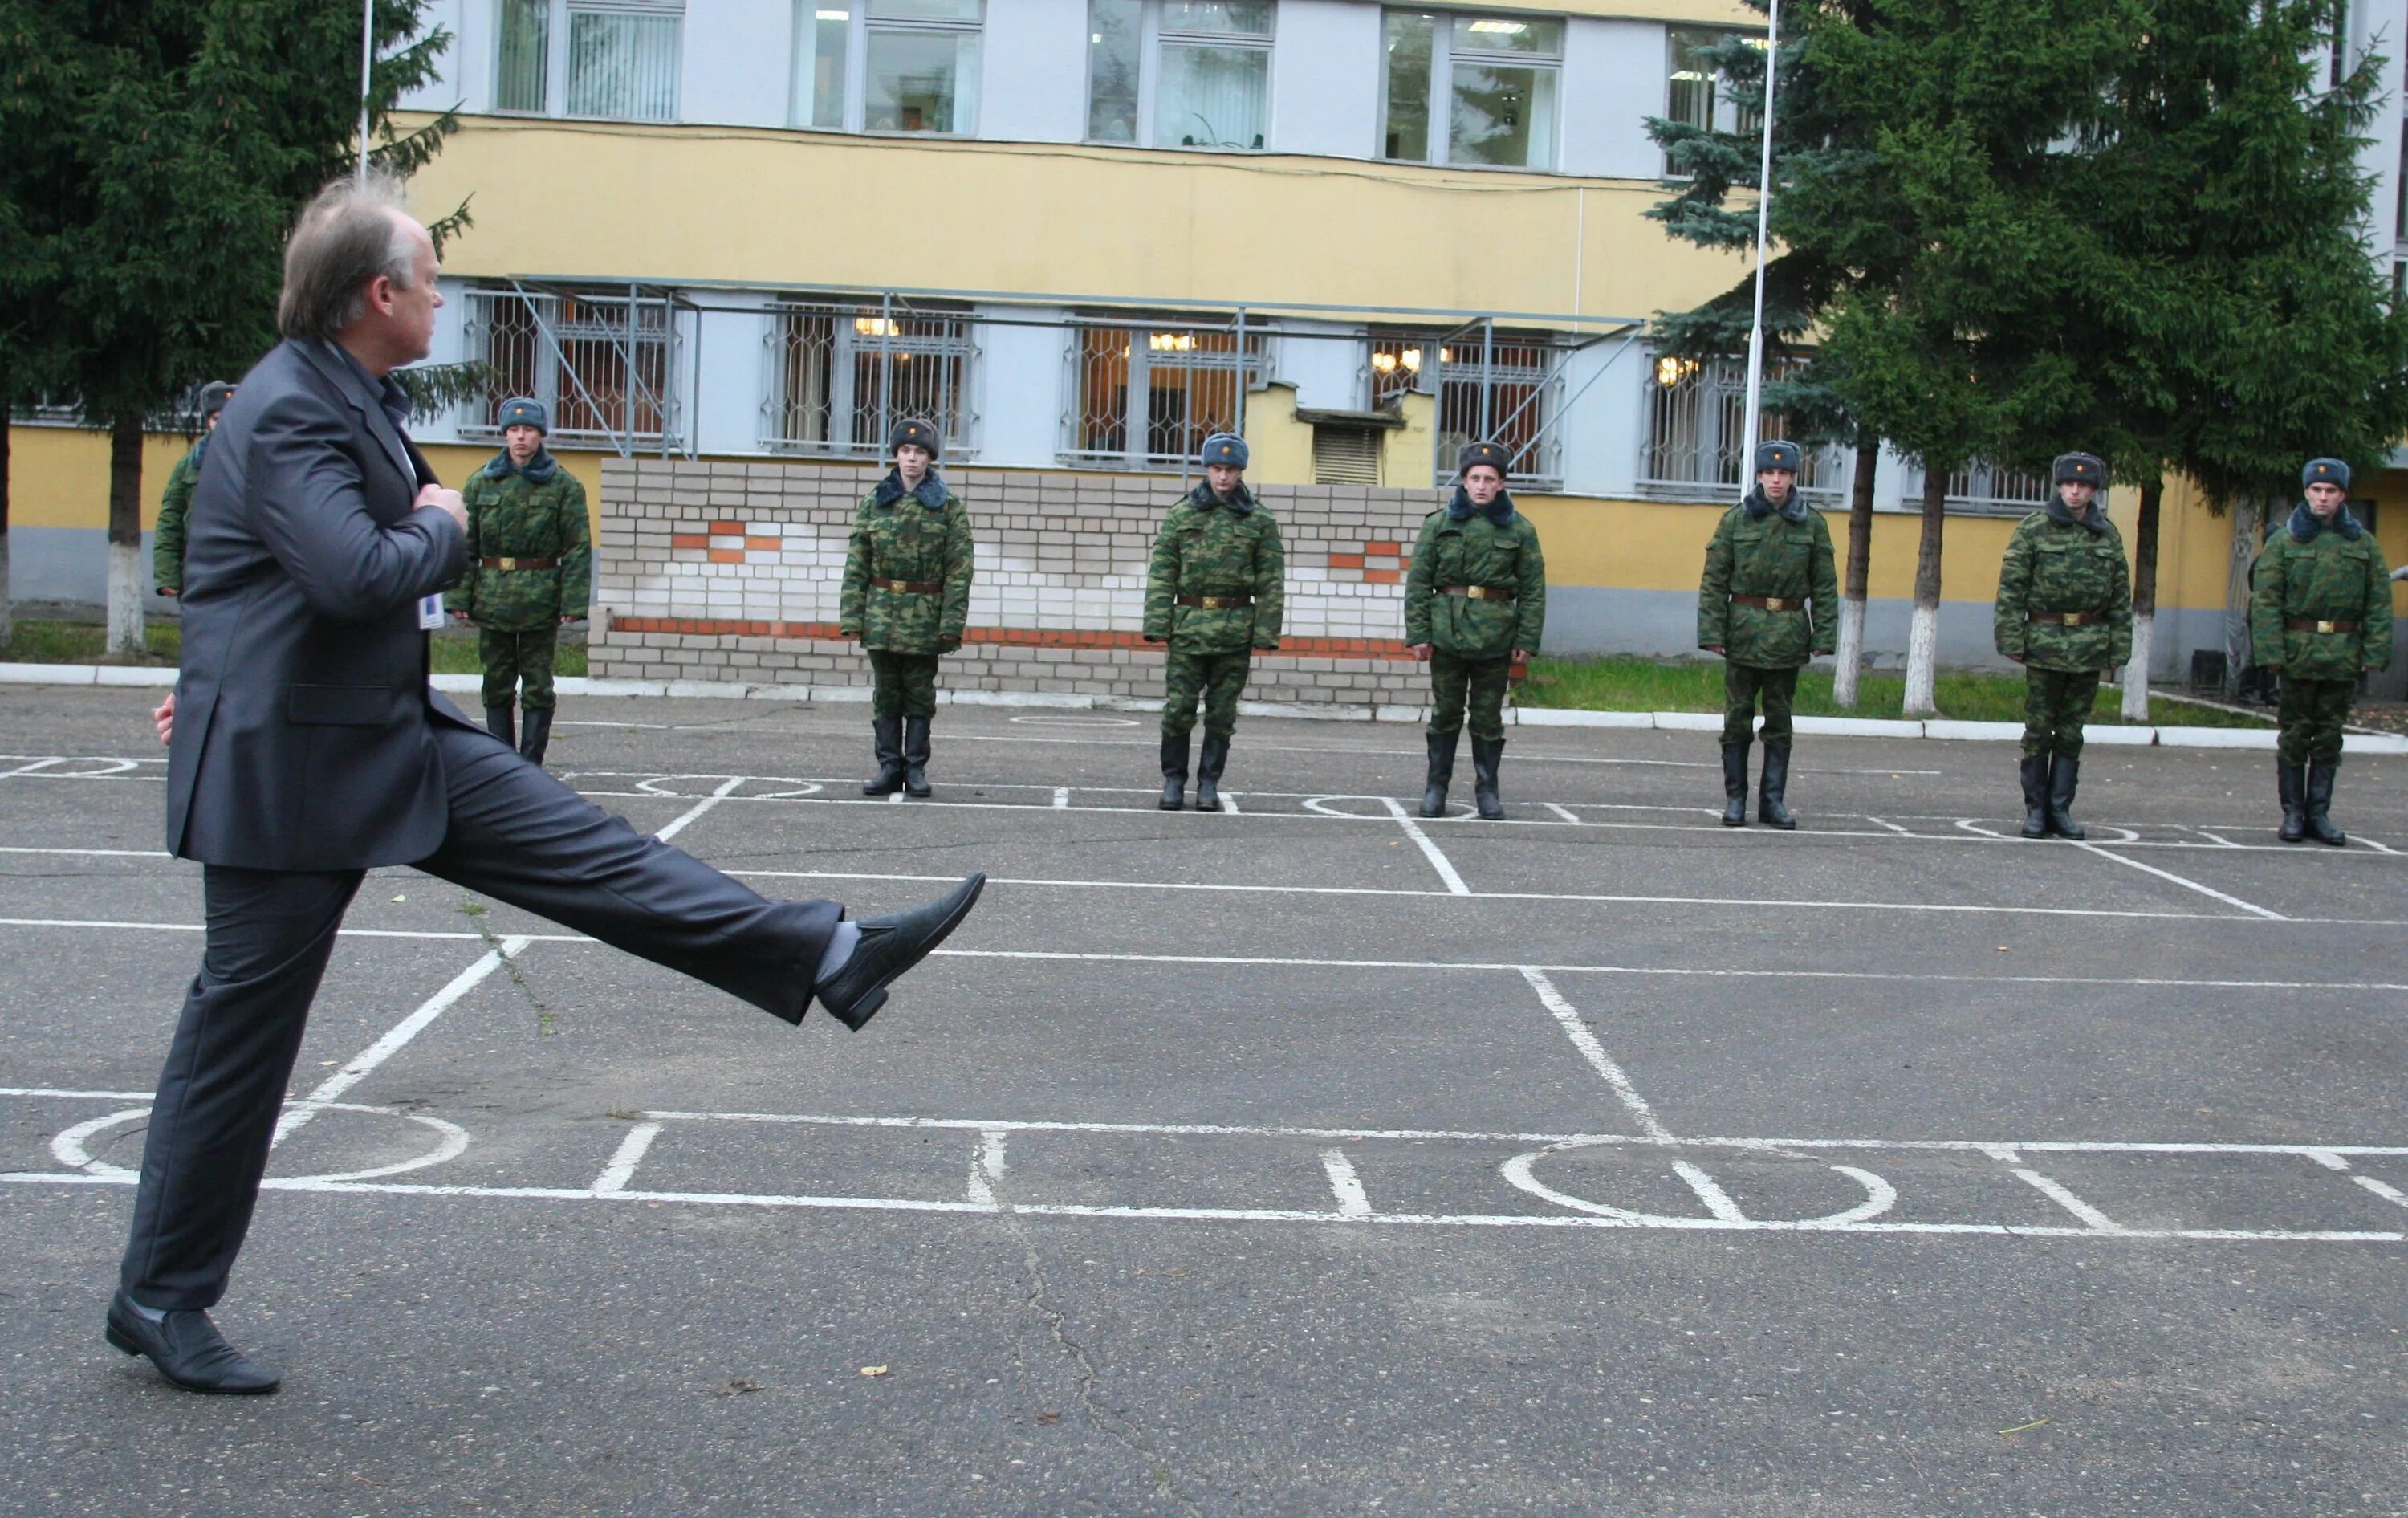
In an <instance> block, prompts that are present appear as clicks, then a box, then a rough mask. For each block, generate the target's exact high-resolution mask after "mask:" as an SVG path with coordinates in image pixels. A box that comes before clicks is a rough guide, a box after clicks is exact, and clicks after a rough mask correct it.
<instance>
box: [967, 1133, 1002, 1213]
mask: <svg viewBox="0 0 2408 1518" xmlns="http://www.w3.org/2000/svg"><path fill="white" fill-rule="evenodd" d="M1004 1133H1005V1130H1003V1129H1001V1128H982V1129H981V1130H979V1147H978V1153H975V1154H972V1155H971V1156H970V1183H969V1186H968V1190H967V1191H966V1192H965V1193H964V1199H965V1200H967V1201H968V1202H969V1203H970V1205H971V1206H973V1207H982V1208H986V1209H988V1210H999V1209H1000V1208H1001V1206H1002V1203H1001V1202H999V1201H997V1200H996V1194H995V1187H996V1182H997V1181H1001V1180H1002V1179H1003V1166H1004V1158H1003V1140H1004Z"/></svg>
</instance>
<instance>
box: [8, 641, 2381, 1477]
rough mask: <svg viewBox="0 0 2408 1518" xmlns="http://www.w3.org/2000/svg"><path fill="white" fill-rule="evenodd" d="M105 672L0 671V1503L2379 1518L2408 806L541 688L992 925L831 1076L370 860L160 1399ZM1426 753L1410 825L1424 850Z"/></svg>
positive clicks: (1982, 761)
mask: <svg viewBox="0 0 2408 1518" xmlns="http://www.w3.org/2000/svg"><path fill="white" fill-rule="evenodd" d="M154 698H155V697H154V696H153V695H152V693H149V692H144V691H135V690H108V689H102V690H82V691H65V690H44V689H31V688H13V689H7V690H0V1172H5V1173H0V1297H5V1299H6V1302H7V1312H6V1315H5V1317H0V1366H5V1369H6V1377H7V1390H6V1393H5V1395H0V1439H5V1440H6V1442H7V1448H9V1449H10V1450H11V1451H12V1452H13V1457H12V1458H11V1459H9V1460H8V1461H7V1462H6V1463H5V1465H0V1512H6V1513H54V1512H78V1513H82V1512H143V1513H157V1514H168V1513H196V1514H210V1513H224V1512H236V1511H239V1512H245V1513H303V1512H307V1513H312V1514H347V1513H359V1514H398V1513H434V1512H442V1513H454V1512H491V1513H501V1514H512V1515H535V1514H589V1513H613V1514H615V1513H629V1514H637V1513H642V1514H652V1513H667V1512H711V1513H723V1512H724V1513H869V1512H877V1513H896V1514H955V1513H960V1514H983V1513H1031V1514H1037V1513H1097V1514H1136V1513H1168V1514H1180V1513H1187V1514H1195V1513H1204V1514H1224V1513H1334V1512H1365V1511H1386V1512H1398V1513H1406V1512H1413V1513H1421V1512H1429V1513H1487V1512H1509V1511H1512V1512H1519V1511H1535V1512H1546V1513H1567V1512H1582V1513H1588V1512H1598V1513H1603V1512H1615V1513H1649V1514H1653V1513H1664V1514H1675V1513H1678V1514H1712V1515H1759V1514H1761V1515H1771V1514H1835V1515H1836V1514H1847V1515H1888V1514H1901V1515H1902V1514H1934V1513H1947V1514H2000V1515H2009V1514H2012V1515H2016V1518H2027V1515H2034V1514H2048V1515H2102V1514H2125V1513H2164V1514H2202V1513H2214V1514H2241V1513H2248V1514H2256V1513H2284V1514H2293V1513H2296V1514H2316V1515H2327V1514H2357V1513H2401V1512H2408V1482H2403V1476H2404V1475H2408V1432H2403V1428H2404V1427H2408V1417H2403V1414H2408V1395H2403V1377H2402V1371H2403V1368H2408V1342H2403V1330H2408V1291H2403V1290H2402V1287H2403V1285H2408V1101H2403V1098H2402V1096H2401V1092H2402V1078H2403V1076H2408V951H2403V947H2402V946H2403V944H2408V787H2403V784H2402V781H2403V780H2408V759H2401V758H2390V757H2358V756H2353V757H2352V759H2351V760H2350V762H2349V764H2348V765H2347V766H2346V767H2345V768H2344V769H2343V775H2342V780H2341V785H2340V791H2339V795H2338V799H2337V801H2336V804H2335V808H2334V813H2335V817H2336V820H2337V821H2339V822H2340V823H2342V824H2343V826H2344V827H2346V828H2348V829H2349V830H2350V831H2351V834H2352V841H2351V844H2350V846H2349V847H2348V848H2346V849H2342V850H2334V849H2326V848H2321V847H2317V846H2315V845H2313V844H2309V845H2300V846H2289V847H2286V846H2285V845H2282V844H2280V843H2279V842H2277V841H2276V839H2275V838H2274V835H2273V824H2274V822H2275V812H2274V807H2273V800H2274V797H2273V789H2274V788H2273V783H2272V773H2271V771H2272V757H2271V755H2268V754H2264V753H2257V752H2229V751H2178V750H2163V749H2123V748H2105V747H2094V748H2093V749H2092V751H2091V755H2090V759H2089V762H2088V763H2087V765H2086V766H2085V773H2084V784H2083V792H2082V797H2081V801H2080V803H2079V806H2078V811H2079V813H2080V814H2081V815H2082V816H2083V817H2084V818H2085V820H2087V821H2088V822H2089V823H2091V828H2092V831H2091V837H2090V840H2089V841H2088V842H2087V843H2085V844H2080V845H2076V844H2071V843H2067V842H2062V841H2051V842H2047V843H2029V842H2026V841H2023V840H2021V839H2019V838H2014V828H2015V824H2016V823H2017V821H2018V820H2019V809H2018V797H2017V794H2016V791H2015V786H2014V762H2015V755H2014V749H2013V746H2012V745H2007V744H1999V743H1948V742H1940V741H1887V742H1885V741H1878V740H1866V739H1813V738H1807V739H1804V740H1801V743H1800V745H1799V750H1798V761H1797V765H1796V766H1795V769H1794V771H1793V775H1792V779H1791V783H1790V797H1789V799H1790V802H1791V804H1792V806H1793V807H1794V808H1795V809H1797V811H1798V812H1799V817H1800V819H1801V825H1800V827H1799V831H1798V832H1797V833H1795V834H1790V835H1781V834H1776V833H1774V832H1772V831H1771V830H1770V829H1768V828H1764V827H1762V826H1750V827H1748V828H1745V829H1742V830H1727V829H1724V828H1723V827H1721V826H1719V825H1718V824H1717V823H1716V820H1715V819H1716V815H1717V813H1718V811H1719V807H1720V783H1719V782H1720V770H1719V765H1718V761H1717V756H1716V753H1715V752H1714V747H1713V743H1714V739H1713V735H1711V734H1706V733H1663V732H1654V731H1643V730H1642V731H1626V730H1609V731H1582V730H1566V729H1518V730H1514V731H1513V732H1512V734H1511V739H1512V741H1511V742H1510V743H1509V746H1508V748H1507V750H1506V759H1505V766H1504V780H1505V793H1506V797H1507V808H1508V811H1509V813H1510V820H1509V821H1508V822H1506V823H1481V822H1478V821H1476V820H1473V819H1471V818H1469V816H1468V815H1459V816H1457V817H1454V818H1449V819H1446V820H1443V821H1432V822H1427V823H1425V822H1421V821H1419V820H1417V819H1415V818H1414V817H1413V816H1412V798H1415V797H1417V795H1418V792H1419V786H1420V778H1421V768H1422V757H1421V755H1422V745H1421V738H1420V735H1419V733H1418V731H1417V730H1414V729H1411V728H1404V727H1393V726H1374V725H1370V724H1364V723H1315V722H1282V721H1269V720H1252V721H1249V722H1248V723H1246V724H1245V725H1244V726H1242V727H1241V728H1240V732H1239V736H1238V739H1237V742H1236V744H1235V746H1234V752H1233V757H1232V759H1231V762H1230V766H1229V771H1228V775H1227V779H1226V785H1227V787H1228V794H1230V795H1232V797H1233V799H1234V801H1235V809H1234V810H1233V811H1232V812H1230V813H1228V814H1225V815H1220V816H1209V815H1200V814H1197V813H1195V812H1193V811H1188V812H1180V813H1164V812H1161V811H1159V810H1157V809H1155V808H1154V792H1155V789H1156V788H1157V786H1158V783H1159V782H1158V780H1157V779H1156V776H1155V766H1154V747H1155V740H1154V723H1153V719H1151V718H1150V717H1145V716H1141V715H1130V714H1122V713H1112V712H1101V711H1097V712H1084V711H1042V710H1007V709H968V708H960V709H955V708H948V709H942V710H941V711H940V713H939V720H938V723H937V729H936V733H937V741H936V761H935V763H934V765H933V766H931V771H930V777H931V779H932V780H934V781H935V783H936V785H937V795H936V798H935V799H934V800H933V801H925V802H886V801H876V800H869V799H866V798H864V797H862V796H861V795H860V792H859V782H860V780H861V778H862V776H863V775H864V774H866V773H867V769H868V768H869V752H868V749H869V745H868V741H867V717H866V713H865V709H863V708H861V707H859V706H826V705H823V706H815V707H812V706H797V705H780V704H773V703H766V702H733V701H706V700H689V701H668V700H624V699H584V700H576V701H570V702H567V703H566V704H565V707H564V710H563V712H562V718H563V721H562V722H561V724H560V725H559V727H558V728H557V729H556V730H555V737H554V740H553V746H552V756H551V757H552V769H553V770H554V771H555V772H556V773H558V774H560V775H562V776H563V777H564V778H565V779H566V780H568V782H569V783H570V784H572V785H574V786H575V787H577V788H578V789H579V790H581V791H582V792H584V793H586V794H588V795H592V796H594V797H595V799H596V800H597V801H598V802H600V804H601V805H603V806H605V807H608V808H609V809H613V810H616V811H619V812H621V813H623V814H624V815H625V816H626V817H627V818H628V819H629V820H630V821H632V822H633V823H635V824H636V825H637V826H638V827H639V828H642V829H646V830H650V831H654V832H658V833H659V834H661V835H662V836H664V837H670V838H674V839H675V841H676V842H677V843H678V844H679V845H680V846H681V847H683V848H686V849H689V850H691V851H692V852H695V854H697V855H699V856H700V857H702V858H704V859H707V860H710V861H711V862H712V863H714V864H716V865H718V866H721V867H723V868H725V869H728V870H731V871H735V872H738V874H740V875H741V876H742V877H743V878H744V879H745V880H747V881H749V882H750V883H752V884H753V885H754V886H755V887H756V888H758V889H760V890H761V891H763V892H764V893H765V894H767V895H792V896H805V895H829V896H834V897H837V898H838V899H840V900H843V901H846V902H847V903H849V904H850V905H851V906H852V908H853V910H854V911H855V912H856V914H864V913H872V912H876V911H879V910H883V909H890V908H893V907H896V906H899V905H902V904H905V903H908V902H911V901H915V900H918V899H921V898H923V897H925V896H926V895H929V894H931V891H932V888H933V887H934V886H935V885H936V884H937V883H938V882H939V881H949V880H951V879H953V878H955V877H958V876H959V875H961V874H963V873H966V872H968V871H969V870H972V869H985V870H987V871H989V872H990V874H991V875H992V876H993V877H994V881H993V884H992V885H991V886H990V888H989V890H988V893H987V895H986V898H985V900H984V902H983V903H982V906H981V907H980V909H979V910H978V911H977V912H976V913H975V914H973V916H972V917H971V918H970V920H969V921H968V924H966V925H965V927H964V928H963V929H962V931H961V932H960V933H959V934H957V935H956V936H955V937H954V938H953V940H952V942H951V943H950V944H949V945H948V946H947V948H946V950H945V951H944V952H942V953H941V955H940V956H939V957H938V958H936V959H934V960H932V961H930V962H929V963H928V964H927V965H926V966H925V967H923V968H922V969H920V970H919V971H917V972H915V973H914V974H913V975H912V976H910V978H909V979H907V980H906V981H903V982H902V983H901V984H900V985H899V986H898V988H897V989H896V995H895V997H894V1000H893V1001H892V1002H891V1003H890V1004H889V1005H888V1007H887V1008H886V1010H884V1011H883V1012H882V1013H881V1014H880V1016H879V1017H878V1019H877V1021H876V1022H874V1023H873V1024H871V1025H870V1027H869V1028H868V1030H867V1032H865V1033H862V1034H859V1035H853V1034H848V1033H847V1032H846V1031H845V1030H844V1029H843V1028H842V1027H840V1026H839V1025H837V1024H834V1023H833V1022H832V1021H830V1020H829V1019H827V1018H826V1017H824V1015H813V1016H812V1017H810V1019H809V1020H807V1022H806V1023H805V1024H804V1025H803V1026H802V1027H801V1028H800V1029H795V1028H790V1027H788V1026H786V1025H785V1024H781V1023H778V1022H776V1021H774V1020H773V1019H770V1018H768V1017H767V1016H765V1015H763V1014H761V1013H759V1012H757V1011H754V1010H752V1009H750V1008H748V1007H745V1006H743V1005H741V1004H739V1003H737V1002H735V1001H733V1000H731V999H728V998H726V997H724V996H723V995H719V994H718V993H716V992H713V991H710V990H709V989H707V988H704V987H701V986H698V985H695V984H693V983H690V982H686V981H681V980H679V979H678V978H676V977H675V976H672V975H670V974H669V973H667V972H666V971H663V970H659V969H656V968H654V967H651V966H649V965H646V964H643V963H641V962H639V961H637V960H634V959H632V958H629V957H627V956H625V955H623V954H621V953H619V952H615V951H612V950H609V949H606V948H603V947H601V946H599V945H596V944H594V943H592V942H589V941H586V940H583V939H580V938H576V937H575V936H573V935H570V934H566V933H565V932H564V931H563V930H561V929H560V928H558V927H556V926H554V925H553V924H549V923H546V922H543V921H540V920H538V919H535V918H532V917H528V916H526V915H524V914H522V913H520V912H517V911H515V910H513V909H509V908H507V907H503V906H501V905H499V904H496V903H490V902H483V901H479V900H474V899H471V898H469V897H467V896H466V895H464V894H463V893H462V892H461V891H460V890H458V889H457V888H456V887H453V886H451V885H449V884H446V883H445V882H442V881H436V880H432V879H430V878H428V877H425V876H422V875H419V874H417V873H415V872H413V871H410V870H407V869H391V870H380V871H377V872H375V873H374V874H372V875H371V876H370V878H369V880H368V881H367V884H366V887H365V888H364V889H363V890H362V892H361V894H360V896H359V900H358V903H357V905H356V906H355V907H354V909H353V910H352V912H351V918H350V924H349V929H348V933H347V937H346V938H345V939H344V940H343V943H342V945H341V947H340V948H339V949H338V950H337V953H336V957H335V962H334V965H333V967H332V969H331V971H330V974H329V976H328V979H327V982H326V985H325V989H324V991H323V993H322V995H321V997H320V999H319V1004H318V1010H317V1015H316V1018H315V1020H314V1022H313V1024H312V1025H311V1027H310V1030H309V1035H308V1041H307V1043H306V1045H305V1047H304V1050H303V1053H302V1057H301V1061H300V1065H299V1067H298V1069H297V1070H296V1072H295V1076H294V1087H293V1093H292V1096H293V1101H292V1105H291V1106H290V1107H289V1109H288V1110H287V1115H286V1119H285V1123H284V1125H283V1129H282V1133H281V1136H280V1138H279V1147H278V1150H277V1153H276V1156H275V1159H274V1162H273V1165H272V1167H271V1171H270V1175H271V1179H270V1181H269V1183H268V1184H269V1189H268V1190H267V1191H266V1192H265V1195H264V1196H263V1199H262V1203H261V1208H260V1212H259V1217H258V1221H257V1224H256V1226H255V1227H254V1229H253V1231H252V1234H251V1242H250V1246H249V1248H248V1250H247V1252H246V1253H245V1254H244V1256H243V1258H242V1260H241V1262H240V1264H239V1265H238V1267H237V1268H236V1275H235V1280H234V1284H233V1289H232V1291H231V1293H230V1295H229V1296H228V1297H227V1299H226V1300H225V1302H224V1303H223V1304H222V1306H221V1308H220V1309H219V1310H218V1312H217V1317H218V1320H219V1322H220V1324H221V1325H222V1327H223V1328H224V1329H225V1330H226V1332H227V1334H228V1335H229V1337H231V1338H232V1339H234V1340H235V1341H236V1343H238V1344H241V1345H243V1346H244V1347H245V1348H247V1349H248V1350H250V1351H251V1353H253V1354H255V1355H256V1356H257V1357H258V1358H259V1359H261V1360H262V1361H263V1362H265V1364H267V1365H269V1366H271V1367H273V1368H279V1369H281V1370H282V1371H283V1372H284V1374H285V1383H284V1389H283V1391H282V1393H281V1394H280V1395H279V1396H275V1397H270V1398H265V1399H259V1400H219V1399H206V1398H200V1397H193V1396H186V1395H182V1394H179V1393H177V1392H175V1391H173V1390H171V1389H169V1388H167V1387H166V1386H165V1385H164V1384H163V1383H162V1382H160V1381H159V1380H158V1378H157V1377H156V1375H155V1374H154V1373H153V1372H152V1371H151V1370H150V1368H149V1366H148V1365H147V1364H146V1363H143V1362H137V1361H135V1360H131V1359H128V1358H125V1357H123V1356H121V1355H119V1354H118V1353H115V1352H114V1351H112V1350H110V1349H108V1347H107V1346H106V1345H105V1344H104V1343H103V1342H102V1340H101V1337H100V1322H101V1313H102V1310H103V1308H104V1306H105V1305H106V1302H107V1299H108V1292H109V1290H110V1288H111V1285H112V1283H113V1281H114V1276H115V1269H116V1260H117V1254H118V1251H119V1249H120V1247H121V1246H122V1241H123V1236H124V1229H125V1223H126V1217H127V1214H128V1210H129V1208H130V1205H131V1202H132V1188H131V1185H130V1182H131V1181H132V1179H133V1167H134V1166H135V1165H136V1164H137V1163H138V1156H139V1153H140V1148H141V1141H142V1133H143V1123H144V1117H145V1109H146V1104H147V1102H148V1100H149V1093H150V1088H151V1084H152V1082H153V1081H155V1079H156V1077H157V1074H158V1067H159V1063H160V1059H161V1056H162V1054H163V1053H164V1052H165V1046H166V1040H167V1036H168V1032H169V1029H170V1027H171V1026H172V1024H173V1022H174V1019H175V1016H176V1012H177V1009H178V1004H179V995H180V993H181V988H182V987H183V985H184V984H185V983H186V981H188V980H189V978H190V977H191V975H192V973H193V967H194V966H195V964H196V962H197V957H198V954H199V950H200V935H199V931H198V924H199V922H200V917H201V911H200V886H199V872H198V870H197V868H196V867H195V866H190V865H186V864H183V863H180V862H178V861H174V860H170V859H168V858H166V857H165V856H164V854H162V853H161V852H159V849H160V837H159V835H160V809H161V792H162V780H163V777H164V769H165V766H164V764H163V763H162V760H161V751H160V750H159V749H158V748H157V747H156V746H155V744H154V743H152V742H151V741H150V738H149V735H148V732H147V723H146V719H145V709H146V708H147V707H148V706H149V705H150V702H151V701H152V700H153V699H154ZM1469 768H1470V766H1469V760H1468V758H1467V759H1466V760H1465V761H1464V762H1463V763H1462V765H1461V766H1460V771H1459V776H1460V780H1461V783H1460V784H1459V785H1458V792H1457V796H1456V799H1457V801H1458V802H1459V803H1462V804H1464V805H1462V806H1460V807H1459V808H1458V810H1459V811H1461V812H1467V813H1468V811H1469V806H1468V803H1469V799H1470V796H1469Z"/></svg>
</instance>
